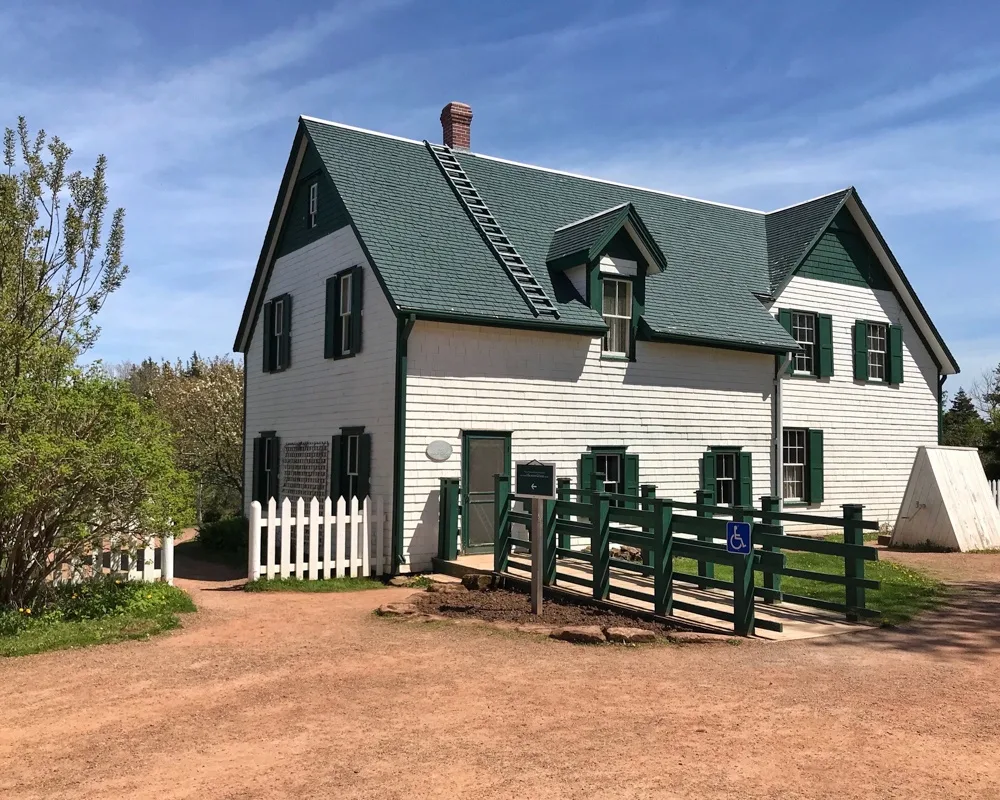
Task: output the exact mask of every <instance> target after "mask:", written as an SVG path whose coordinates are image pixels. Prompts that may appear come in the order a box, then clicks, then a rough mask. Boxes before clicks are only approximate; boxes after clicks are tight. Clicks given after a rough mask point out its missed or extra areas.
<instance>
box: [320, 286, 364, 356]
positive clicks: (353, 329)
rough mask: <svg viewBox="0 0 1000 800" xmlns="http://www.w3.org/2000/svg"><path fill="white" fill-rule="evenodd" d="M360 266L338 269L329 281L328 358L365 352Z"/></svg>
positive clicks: (327, 297)
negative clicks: (362, 342)
mask: <svg viewBox="0 0 1000 800" xmlns="http://www.w3.org/2000/svg"><path fill="white" fill-rule="evenodd" d="M363 275H364V273H363V271H362V269H361V267H360V266H358V267H351V268H350V269H345V270H344V271H343V272H338V273H337V274H336V275H334V276H333V277H332V278H328V279H327V281H326V340H325V343H324V348H323V354H324V356H325V357H326V358H349V357H350V356H354V355H357V354H358V353H360V352H361V318H362V313H361V312H362V309H361V302H362V299H363V295H362V292H361V281H362V276H363Z"/></svg>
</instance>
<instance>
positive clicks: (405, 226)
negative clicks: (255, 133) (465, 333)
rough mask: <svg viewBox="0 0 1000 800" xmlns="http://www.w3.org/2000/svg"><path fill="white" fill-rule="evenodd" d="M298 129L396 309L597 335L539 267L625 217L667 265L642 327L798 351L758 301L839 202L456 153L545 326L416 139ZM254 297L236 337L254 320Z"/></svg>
mask: <svg viewBox="0 0 1000 800" xmlns="http://www.w3.org/2000/svg"><path fill="white" fill-rule="evenodd" d="M301 126H302V130H303V131H304V133H305V135H306V136H307V137H308V139H309V141H311V142H312V144H313V145H314V146H315V148H316V150H317V152H318V153H319V155H320V157H321V159H322V161H323V163H324V165H325V168H326V170H327V172H328V173H329V175H330V178H331V179H332V180H333V182H334V184H335V186H336V189H337V191H338V192H339V194H340V196H341V199H342V200H343V202H344V204H345V206H346V208H347V209H348V212H349V214H350V218H351V221H352V223H353V224H354V226H355V228H356V229H357V232H358V234H359V236H360V238H361V241H362V243H363V245H364V247H365V248H366V249H367V251H368V254H369V256H370V258H371V260H372V262H373V264H374V265H375V267H376V269H377V271H378V274H379V277H380V280H381V281H382V283H383V285H384V286H385V288H386V290H387V292H388V294H389V296H390V299H391V302H392V304H393V306H394V308H395V309H396V310H397V311H399V312H402V313H406V312H416V313H419V314H425V315H430V316H437V317H440V318H454V319H462V320H468V321H481V322H483V323H493V324H502V325H507V324H509V325H515V326H528V327H532V326H537V327H545V328H550V329H563V330H567V331H578V332H598V331H603V330H604V329H605V325H604V322H603V320H602V319H601V317H600V315H599V314H597V313H596V312H595V311H593V310H592V309H591V308H590V307H589V306H587V304H586V303H585V302H584V299H583V298H581V297H580V296H579V295H578V293H577V292H576V290H575V289H574V288H573V286H572V284H571V283H570V282H569V280H567V279H566V277H565V276H564V275H562V274H561V273H560V272H559V271H558V270H553V269H549V268H548V267H547V262H548V261H549V260H550V259H552V258H554V257H555V258H558V257H559V256H565V255H569V254H572V253H574V252H576V251H580V250H583V249H586V251H587V252H588V253H589V250H590V248H591V247H592V246H593V245H594V244H595V242H598V241H601V240H602V239H603V238H604V235H605V234H606V233H607V231H608V230H609V229H610V227H611V226H614V225H617V226H618V227H620V226H621V223H622V220H621V219H619V217H623V216H628V215H629V214H632V215H633V216H634V217H636V218H637V219H638V220H639V221H640V223H641V225H642V228H643V230H642V233H643V235H644V236H646V235H648V237H649V240H650V243H651V244H652V246H653V247H655V248H658V250H659V251H660V252H659V253H658V254H657V255H659V256H662V257H663V258H664V260H665V262H666V269H665V270H664V271H662V272H659V273H657V274H654V275H650V276H648V277H647V279H646V304H645V313H644V317H643V322H644V326H643V329H644V331H646V333H648V334H649V335H651V336H653V337H654V338H662V339H668V340H675V341H703V342H710V343H713V344H719V345H723V346H731V347H737V348H745V349H752V350H764V351H768V352H771V351H773V352H780V351H787V350H788V349H792V348H794V347H795V346H796V345H795V344H794V342H793V341H792V340H791V338H790V337H789V336H788V334H787V333H786V332H785V331H784V329H783V328H782V327H781V326H780V325H779V324H778V323H777V321H776V320H775V319H774V318H773V317H772V316H771V315H770V314H769V313H768V312H767V311H766V310H765V309H764V307H763V305H762V304H761V302H760V300H758V299H757V297H755V295H759V296H766V295H769V294H770V293H771V291H772V290H773V288H774V287H775V286H776V285H778V284H779V283H780V281H781V276H782V275H783V274H784V273H785V272H787V270H788V269H791V268H794V266H789V265H794V263H797V259H800V258H801V256H802V255H804V252H805V250H806V249H807V248H808V245H809V243H810V242H811V241H812V240H813V239H814V238H815V237H816V236H818V235H819V234H820V233H821V232H822V229H823V227H825V224H826V222H827V220H828V215H829V214H830V213H832V210H833V209H834V207H835V206H836V205H837V203H839V202H840V200H841V199H842V197H839V198H837V197H836V196H835V195H830V196H828V197H826V198H820V200H817V201H811V202H810V203H807V204H804V205H803V206H799V207H795V208H794V209H788V210H785V211H782V212H778V213H776V214H774V215H765V214H763V213H761V212H758V211H751V210H747V209H740V208H735V207H731V206H725V205H721V204H716V203H709V202H704V201H700V200H692V199H689V198H685V197H679V196H675V195H670V194H666V193H662V192H655V191H650V190H645V189H637V188H632V187H628V186H624V185H620V184H615V183H610V182H607V181H600V180H596V179H591V178H585V177H580V176H575V175H569V174H566V173H561V172H556V171H553V170H546V169H542V168H537V167H531V166H526V165H522V164H515V163H512V162H509V161H503V160H500V159H496V158H490V157H487V156H482V155H478V154H474V153H467V152H461V151H455V155H456V156H457V157H458V158H459V159H460V161H461V163H462V166H463V168H464V169H465V171H466V173H467V174H468V176H469V178H470V179H471V180H472V182H473V183H474V185H475V186H476V188H477V190H478V192H479V194H480V195H481V196H482V198H483V199H484V200H485V201H486V203H487V204H488V205H489V207H490V209H491V211H492V213H493V215H494V216H495V218H496V219H497V221H498V222H499V224H500V225H501V227H502V228H503V230H504V233H505V234H506V235H507V236H508V237H509V238H510V239H511V241H512V242H513V243H514V245H515V246H516V248H517V250H518V252H519V253H520V254H521V256H522V257H523V258H524V260H525V262H526V264H527V265H528V266H529V267H530V269H531V270H532V272H533V273H534V275H535V278H536V279H537V280H538V282H539V284H540V285H541V287H542V288H543V290H544V291H545V292H546V294H547V295H548V296H549V297H551V298H553V299H554V300H555V302H556V304H557V307H558V309H559V318H558V319H557V320H553V319H544V320H543V319H540V318H538V317H536V316H535V314H534V313H533V312H532V310H531V308H529V306H528V304H527V303H526V301H525V300H524V298H523V297H522V296H521V294H520V293H519V292H518V291H517V289H516V288H515V287H514V285H513V283H512V281H511V279H510V277H509V276H508V275H507V274H506V273H505V271H504V270H503V268H501V266H500V264H499V263H498V261H497V257H496V256H495V255H494V254H493V253H492V252H491V250H490V249H489V248H488V247H487V245H486V243H485V242H484V241H483V238H482V235H481V234H480V232H479V231H478V230H477V228H476V227H475V226H474V225H473V223H472V222H471V220H470V219H469V216H468V215H467V214H466V213H465V210H464V209H463V207H462V205H461V204H460V202H459V200H458V199H457V198H456V196H455V193H454V192H453V191H452V190H451V188H450V187H449V185H448V184H447V182H446V181H445V179H444V177H443V176H442V174H441V172H440V170H439V169H438V167H437V165H436V163H435V162H434V159H433V157H432V156H431V154H430V153H429V152H428V150H427V148H426V147H425V145H424V144H423V143H421V142H415V141H412V140H407V139H400V138H396V137H391V136H385V135H381V134H376V133H372V132H369V131H363V130H359V129H356V128H351V127H347V126H343V125H337V124H333V123H327V122H323V121H320V120H314V119H311V118H302V120H301ZM290 164H291V162H290ZM287 178H288V175H287V174H286V179H287ZM841 194H842V193H841ZM276 209H277V206H276ZM824 215H827V216H826V217H824ZM573 223H579V224H576V225H574V224H573ZM272 224H273V221H272ZM566 226H570V227H566ZM560 229H562V230H560ZM262 259H263V254H262ZM268 269H269V267H267V266H266V265H265V264H264V262H263V260H262V262H261V263H260V264H259V265H258V276H257V277H256V278H255V281H256V280H266V271H267V270H268ZM261 270H263V272H261ZM252 296H253V293H252V292H251V298H252ZM250 303H251V299H248V307H247V311H245V312H244V322H243V325H241V330H242V329H243V327H244V326H245V325H247V324H249V320H251V319H252V317H253V313H254V312H253V310H252V306H251V305H250Z"/></svg>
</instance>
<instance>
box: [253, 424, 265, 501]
mask: <svg viewBox="0 0 1000 800" xmlns="http://www.w3.org/2000/svg"><path fill="white" fill-rule="evenodd" d="M263 475H264V440H263V439H261V438H260V437H259V436H258V437H256V438H255V439H254V440H253V474H252V475H251V476H250V486H251V487H252V494H251V497H250V499H251V500H256V501H257V502H258V503H260V504H261V505H267V498H266V497H264V494H265V493H266V492H267V488H266V487H264V486H261V478H262V477H263Z"/></svg>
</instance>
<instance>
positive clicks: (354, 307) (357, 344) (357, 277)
mask: <svg viewBox="0 0 1000 800" xmlns="http://www.w3.org/2000/svg"><path fill="white" fill-rule="evenodd" d="M363 277H364V270H362V269H361V267H355V268H354V269H353V270H351V340H352V344H353V347H352V348H351V355H354V354H355V353H360V352H361V304H362V302H363V299H364V294H363V292H362V291H361V280H362V278H363Z"/></svg>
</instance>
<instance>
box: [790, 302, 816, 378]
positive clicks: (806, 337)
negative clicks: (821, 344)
mask: <svg viewBox="0 0 1000 800" xmlns="http://www.w3.org/2000/svg"><path fill="white" fill-rule="evenodd" d="M792 338H793V339H795V341H796V342H798V343H799V345H800V346H801V347H802V349H801V350H799V351H798V352H796V353H793V354H792V371H793V372H794V374H796V375H812V374H814V373H815V369H816V315H815V314H813V313H811V312H809V311H793V312H792Z"/></svg>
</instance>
